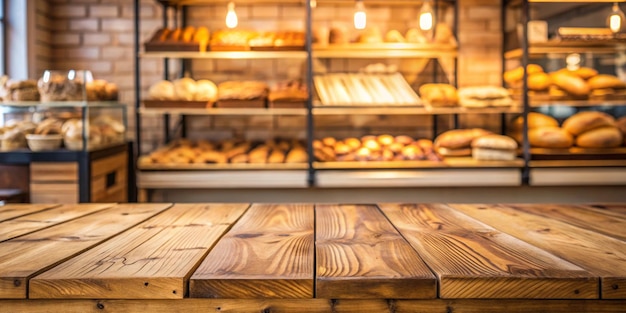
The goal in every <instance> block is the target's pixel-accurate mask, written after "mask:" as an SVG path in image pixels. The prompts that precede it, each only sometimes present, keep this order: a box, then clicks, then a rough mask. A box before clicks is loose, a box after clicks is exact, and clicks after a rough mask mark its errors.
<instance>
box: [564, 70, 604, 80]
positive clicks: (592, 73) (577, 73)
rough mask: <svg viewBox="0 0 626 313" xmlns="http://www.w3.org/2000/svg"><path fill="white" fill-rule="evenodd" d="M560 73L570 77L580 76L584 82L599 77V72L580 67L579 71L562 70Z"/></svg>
mask: <svg viewBox="0 0 626 313" xmlns="http://www.w3.org/2000/svg"><path fill="white" fill-rule="evenodd" d="M559 72H561V73H564V74H569V75H574V76H578V77H580V78H582V79H584V80H587V79H590V78H592V77H594V76H596V75H598V71H596V70H595V69H592V68H590V67H580V68H578V69H577V70H573V71H570V70H568V69H567V68H563V69H560V70H559Z"/></svg>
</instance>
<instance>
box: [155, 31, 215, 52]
mask: <svg viewBox="0 0 626 313" xmlns="http://www.w3.org/2000/svg"><path fill="white" fill-rule="evenodd" d="M209 39H210V32H209V29H208V28H206V27H204V26H200V27H194V26H187V27H185V28H180V27H179V28H161V29H159V30H157V31H156V32H155V33H154V35H152V37H151V38H150V40H148V41H147V42H146V43H144V50H145V51H146V52H162V51H199V52H203V51H206V50H207V46H208V44H209Z"/></svg>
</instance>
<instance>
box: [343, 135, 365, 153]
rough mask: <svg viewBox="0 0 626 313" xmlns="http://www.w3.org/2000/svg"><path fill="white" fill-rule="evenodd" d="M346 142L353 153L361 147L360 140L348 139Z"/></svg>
mask: <svg viewBox="0 0 626 313" xmlns="http://www.w3.org/2000/svg"><path fill="white" fill-rule="evenodd" d="M344 142H345V144H346V145H348V146H349V147H350V149H351V150H352V151H354V150H356V149H358V148H360V147H361V141H360V140H359V139H358V138H353V137H352V138H346V139H345V140H344Z"/></svg>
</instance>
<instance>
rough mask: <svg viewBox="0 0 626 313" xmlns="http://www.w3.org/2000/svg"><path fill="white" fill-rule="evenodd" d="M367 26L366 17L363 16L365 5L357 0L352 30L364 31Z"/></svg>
mask: <svg viewBox="0 0 626 313" xmlns="http://www.w3.org/2000/svg"><path fill="white" fill-rule="evenodd" d="M366 25H367V15H366V14H365V5H364V4H363V1H361V0H357V1H356V5H355V11H354V28H356V29H365V26H366Z"/></svg>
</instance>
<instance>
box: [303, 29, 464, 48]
mask: <svg viewBox="0 0 626 313" xmlns="http://www.w3.org/2000/svg"><path fill="white" fill-rule="evenodd" d="M435 28H436V29H435V32H434V33H435V35H434V37H433V38H432V39H429V38H428V37H429V35H428V33H427V32H424V31H422V30H421V29H419V28H410V29H408V30H407V31H406V32H401V31H400V30H398V29H390V30H388V31H387V32H386V33H383V31H382V30H381V29H380V28H379V27H378V26H376V25H374V26H368V27H367V28H366V29H364V30H362V31H359V32H358V33H357V34H352V33H350V32H349V30H348V28H346V27H341V26H335V27H331V28H327V27H315V28H313V31H312V41H313V50H317V51H324V50H347V51H350V50H352V51H359V50H361V51H362V50H420V49H424V50H426V49H430V50H446V49H455V48H456V46H457V41H456V38H455V37H454V34H453V32H452V29H451V28H450V26H448V25H447V24H445V23H437V25H436V26H435Z"/></svg>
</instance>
